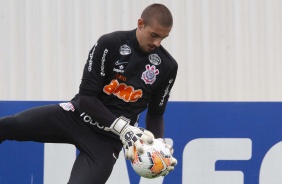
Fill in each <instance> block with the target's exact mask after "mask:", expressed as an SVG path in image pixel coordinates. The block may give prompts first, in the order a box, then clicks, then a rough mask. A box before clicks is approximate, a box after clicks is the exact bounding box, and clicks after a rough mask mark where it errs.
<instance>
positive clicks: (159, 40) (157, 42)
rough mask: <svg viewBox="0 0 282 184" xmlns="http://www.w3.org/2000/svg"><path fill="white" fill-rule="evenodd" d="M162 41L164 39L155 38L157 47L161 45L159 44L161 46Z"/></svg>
mask: <svg viewBox="0 0 282 184" xmlns="http://www.w3.org/2000/svg"><path fill="white" fill-rule="evenodd" d="M161 42H162V39H155V40H154V45H155V46H156V47H159V46H161Z"/></svg>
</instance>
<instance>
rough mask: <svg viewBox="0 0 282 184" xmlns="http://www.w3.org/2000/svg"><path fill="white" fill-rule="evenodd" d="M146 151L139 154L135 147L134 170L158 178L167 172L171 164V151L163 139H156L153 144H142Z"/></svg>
mask: <svg viewBox="0 0 282 184" xmlns="http://www.w3.org/2000/svg"><path fill="white" fill-rule="evenodd" d="M142 146H143V148H144V153H143V154H139V153H138V152H137V150H136V149H135V148H134V159H133V160H131V165H132V168H133V170H134V171H135V172H136V173H137V174H138V175H140V176H142V177H145V178H156V177H159V176H161V175H162V174H163V172H166V168H167V166H170V158H171V153H170V150H169V148H167V147H166V146H165V143H164V142H163V141H161V140H158V139H154V143H153V145H147V144H142Z"/></svg>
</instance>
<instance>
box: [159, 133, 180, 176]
mask: <svg viewBox="0 0 282 184" xmlns="http://www.w3.org/2000/svg"><path fill="white" fill-rule="evenodd" d="M159 140H162V141H163V142H164V144H165V146H166V147H167V148H168V149H169V150H170V154H171V156H170V165H169V166H167V168H166V170H165V171H163V173H162V176H166V175H168V174H169V173H170V172H171V171H173V170H174V167H175V166H176V165H177V160H176V158H174V157H173V152H174V149H173V148H172V146H171V145H169V144H167V143H166V142H165V140H164V139H161V138H159Z"/></svg>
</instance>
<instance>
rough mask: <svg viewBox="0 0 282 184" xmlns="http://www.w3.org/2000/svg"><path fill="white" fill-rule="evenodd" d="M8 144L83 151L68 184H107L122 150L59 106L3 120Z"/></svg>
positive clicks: (0, 130)
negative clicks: (67, 146)
mask: <svg viewBox="0 0 282 184" xmlns="http://www.w3.org/2000/svg"><path fill="white" fill-rule="evenodd" d="M5 140H16V141H35V142H44V143H69V144H74V145H75V146H76V147H77V148H78V149H79V151H80V153H79V155H78V157H77V158H76V161H75V163H74V166H73V168H72V172H71V175H70V179H69V182H68V183H69V184H93V183H95V184H104V183H106V181H107V179H108V178H109V176H110V174H111V172H112V169H113V166H114V164H115V162H116V159H117V158H118V155H119V152H120V151H121V149H122V143H121V141H120V140H118V139H115V138H112V137H109V136H107V135H104V134H101V133H99V132H96V131H95V130H94V129H93V128H91V125H89V124H87V123H85V122H84V121H82V119H81V117H80V116H79V113H78V112H77V111H76V110H74V111H71V110H70V111H66V110H64V109H63V108H61V107H60V106H59V105H45V106H40V107H35V108H31V109H28V110H26V111H23V112H20V113H18V114H15V115H12V116H7V117H3V118H1V119H0V142H1V141H5Z"/></svg>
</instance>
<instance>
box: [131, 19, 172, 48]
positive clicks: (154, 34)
mask: <svg viewBox="0 0 282 184" xmlns="http://www.w3.org/2000/svg"><path fill="white" fill-rule="evenodd" d="M170 30H171V27H165V26H161V25H160V24H158V23H157V22H156V21H155V22H152V23H151V24H150V25H146V24H145V23H144V21H143V20H142V19H139V20H138V28H137V32H136V36H137V40H138V42H139V47H140V49H141V50H142V51H143V52H146V53H150V52H152V51H153V50H154V49H155V48H156V47H159V46H160V45H161V42H162V40H163V39H164V38H166V37H168V35H169V32H170Z"/></svg>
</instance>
